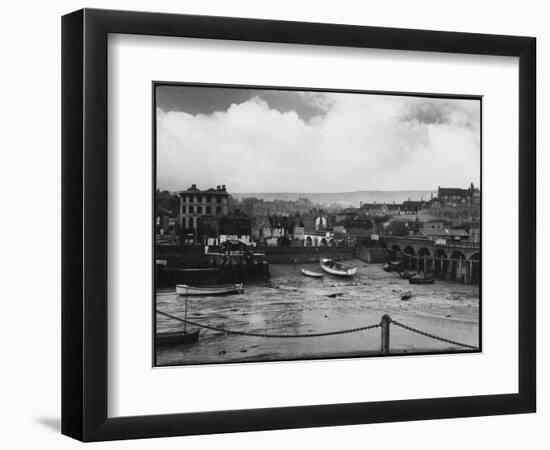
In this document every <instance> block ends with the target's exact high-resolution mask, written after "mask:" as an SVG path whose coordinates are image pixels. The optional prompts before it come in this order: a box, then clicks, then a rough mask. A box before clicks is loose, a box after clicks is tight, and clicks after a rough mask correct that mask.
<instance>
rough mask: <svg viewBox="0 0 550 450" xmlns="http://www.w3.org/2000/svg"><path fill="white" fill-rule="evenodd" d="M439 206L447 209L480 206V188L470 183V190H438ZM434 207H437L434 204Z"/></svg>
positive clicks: (439, 188) (440, 188)
mask: <svg viewBox="0 0 550 450" xmlns="http://www.w3.org/2000/svg"><path fill="white" fill-rule="evenodd" d="M437 199H438V205H437V206H441V207H447V208H459V207H470V206H479V205H480V202H481V192H480V190H479V188H476V187H474V183H470V187H469V188H468V189H461V188H442V187H439V186H438V188H437ZM434 206H436V205H435V204H434Z"/></svg>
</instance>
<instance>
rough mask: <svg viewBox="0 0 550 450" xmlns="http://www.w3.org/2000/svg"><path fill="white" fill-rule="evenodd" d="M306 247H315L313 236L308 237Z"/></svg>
mask: <svg viewBox="0 0 550 450" xmlns="http://www.w3.org/2000/svg"><path fill="white" fill-rule="evenodd" d="M306 247H313V239H311V236H308V237H307V238H306Z"/></svg>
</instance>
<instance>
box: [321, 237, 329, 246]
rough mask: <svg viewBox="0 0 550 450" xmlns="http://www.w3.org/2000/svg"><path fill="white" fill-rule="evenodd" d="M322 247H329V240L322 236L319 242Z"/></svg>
mask: <svg viewBox="0 0 550 450" xmlns="http://www.w3.org/2000/svg"><path fill="white" fill-rule="evenodd" d="M319 246H320V247H327V246H328V244H327V240H326V239H325V238H321V241H320V242H319Z"/></svg>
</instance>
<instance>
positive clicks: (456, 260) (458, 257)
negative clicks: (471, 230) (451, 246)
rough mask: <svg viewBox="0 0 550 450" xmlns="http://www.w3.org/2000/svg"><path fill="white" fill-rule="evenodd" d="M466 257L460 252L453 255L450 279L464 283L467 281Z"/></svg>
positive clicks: (457, 251)
mask: <svg viewBox="0 0 550 450" xmlns="http://www.w3.org/2000/svg"><path fill="white" fill-rule="evenodd" d="M465 260H466V256H464V253H462V252H461V251H459V250H455V251H454V252H452V253H451V260H450V263H449V278H450V279H451V280H458V281H464V280H465V279H466V264H465V263H464V262H465Z"/></svg>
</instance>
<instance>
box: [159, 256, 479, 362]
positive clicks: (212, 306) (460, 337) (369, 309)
mask: <svg viewBox="0 0 550 450" xmlns="http://www.w3.org/2000/svg"><path fill="white" fill-rule="evenodd" d="M346 263H348V264H350V265H354V266H356V267H357V273H356V274H355V275H354V276H353V277H352V278H349V279H346V278H341V277H335V276H331V275H328V274H326V275H325V276H323V277H322V278H313V277H308V276H304V275H303V274H302V273H301V269H306V270H310V271H319V270H320V267H319V263H318V262H317V263H314V262H309V263H296V264H292V263H291V264H273V265H271V266H270V268H269V270H270V273H271V277H270V278H269V280H266V281H261V282H255V283H250V284H245V287H244V292H243V293H242V294H235V295H227V296H201V297H191V296H190V297H189V298H188V299H187V301H188V311H187V319H188V320H189V321H191V322H193V323H197V324H203V325H206V326H210V327H217V328H221V329H226V330H234V331H240V332H243V333H252V334H254V333H257V334H271V335H294V336H296V335H300V334H311V333H324V332H332V331H337V330H345V329H354V328H361V327H363V326H366V325H369V324H373V323H379V322H380V321H381V318H382V316H383V315H386V314H387V315H389V316H390V317H391V318H392V319H393V320H395V321H398V322H400V323H404V324H406V325H408V326H410V327H413V328H415V329H419V330H426V331H428V332H429V333H430V334H433V335H436V336H441V337H443V338H446V339H448V340H452V341H457V342H461V343H464V344H467V345H469V346H472V347H479V306H480V305H479V287H478V286H475V285H467V284H460V283H456V282H452V281H444V280H442V281H437V282H436V283H434V284H432V285H414V286H411V285H410V284H409V282H408V280H407V279H403V278H401V277H399V276H398V274H396V273H391V272H386V271H384V270H383V264H380V263H365V262H363V261H361V260H358V259H351V260H348V261H346ZM407 291H411V293H412V295H411V297H410V299H408V300H407V301H404V300H402V298H401V294H402V293H403V292H407ZM156 307H157V310H159V311H163V312H166V313H168V314H170V315H172V316H174V317H181V318H183V317H184V314H185V297H184V296H181V295H177V293H176V292H175V288H174V287H172V288H159V289H158V290H157V295H156ZM156 326H157V329H156V331H157V334H158V335H162V334H164V333H170V332H175V331H178V330H181V329H182V326H183V323H182V322H180V321H177V320H174V319H172V318H169V317H166V316H163V315H162V314H157V316H156ZM188 326H189V325H188ZM191 328H196V327H193V326H191ZM390 339H391V342H390V348H389V353H390V354H418V353H437V352H460V351H466V350H467V348H464V347H460V346H457V345H453V344H449V343H446V342H442V341H438V340H435V339H432V338H429V337H426V336H423V335H419V334H416V333H411V332H410V331H409V330H406V329H403V328H400V327H398V326H395V325H394V326H391V337H390ZM379 354H381V347H380V330H379V329H376V330H366V331H359V332H352V333H346V334H341V335H338V336H324V337H314V338H300V337H294V338H291V337H290V338H289V337H286V338H266V337H261V336H246V335H240V334H228V333H224V332H220V331H213V330H209V329H201V330H200V338H199V339H198V341H197V342H195V343H191V344H185V345H180V346H178V345H174V346H158V347H157V353H156V355H157V361H156V363H157V365H161V366H165V365H186V364H215V363H228V362H249V361H256V362H261V361H285V360H296V359H319V358H320V359H323V358H341V357H351V356H372V355H379Z"/></svg>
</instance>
